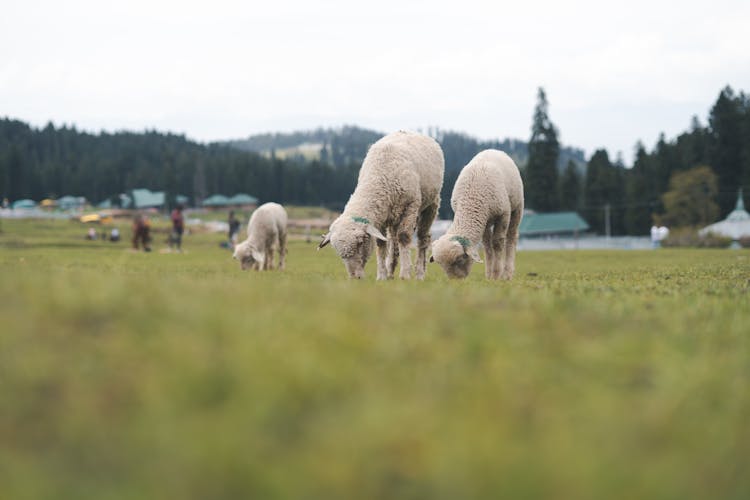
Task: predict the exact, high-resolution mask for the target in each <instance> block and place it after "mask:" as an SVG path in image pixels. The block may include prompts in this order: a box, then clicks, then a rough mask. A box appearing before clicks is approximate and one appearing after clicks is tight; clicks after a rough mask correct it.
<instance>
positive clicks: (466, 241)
mask: <svg viewBox="0 0 750 500" xmlns="http://www.w3.org/2000/svg"><path fill="white" fill-rule="evenodd" d="M451 241H457V242H459V243H461V246H462V247H464V249H466V248H468V247H470V246H471V241H469V238H464V237H463V236H454V237H453V238H451Z"/></svg>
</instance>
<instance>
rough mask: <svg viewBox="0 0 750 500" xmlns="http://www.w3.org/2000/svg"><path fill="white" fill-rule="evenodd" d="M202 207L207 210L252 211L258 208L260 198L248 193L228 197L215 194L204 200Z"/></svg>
mask: <svg viewBox="0 0 750 500" xmlns="http://www.w3.org/2000/svg"><path fill="white" fill-rule="evenodd" d="M202 205H203V206H204V207H206V208H229V207H233V208H244V209H252V208H255V207H256V206H258V198H256V197H255V196H250V195H249V194H246V193H237V194H235V195H234V196H232V197H231V198H230V197H226V196H224V195H222V194H215V195H213V196H209V197H208V198H206V199H205V200H203V203H202Z"/></svg>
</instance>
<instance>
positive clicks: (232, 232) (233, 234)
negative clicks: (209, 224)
mask: <svg viewBox="0 0 750 500" xmlns="http://www.w3.org/2000/svg"><path fill="white" fill-rule="evenodd" d="M239 232H240V220H239V219H238V218H237V217H235V216H234V210H230V211H229V246H230V248H234V246H235V245H236V244H237V235H238V234H239Z"/></svg>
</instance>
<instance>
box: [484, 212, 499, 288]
mask: <svg viewBox="0 0 750 500" xmlns="http://www.w3.org/2000/svg"><path fill="white" fill-rule="evenodd" d="M492 225H493V224H492V222H488V223H487V227H485V228H484V235H483V236H482V244H483V245H484V276H485V278H487V279H488V280H491V279H492V272H493V269H494V268H495V259H496V258H497V255H495V251H494V250H493V249H492Z"/></svg>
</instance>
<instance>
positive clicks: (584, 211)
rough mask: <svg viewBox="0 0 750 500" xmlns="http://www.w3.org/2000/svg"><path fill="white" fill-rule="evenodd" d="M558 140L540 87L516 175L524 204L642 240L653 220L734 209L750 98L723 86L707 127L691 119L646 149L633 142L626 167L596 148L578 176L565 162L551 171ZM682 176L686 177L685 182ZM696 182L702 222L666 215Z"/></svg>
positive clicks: (746, 170)
mask: <svg viewBox="0 0 750 500" xmlns="http://www.w3.org/2000/svg"><path fill="white" fill-rule="evenodd" d="M557 135H558V132H557V129H556V127H555V126H554V124H553V123H552V122H551V120H550V118H549V115H548V103H547V99H546V95H545V93H544V90H543V89H539V93H538V97H537V105H536V108H535V112H534V118H533V124H532V135H531V140H530V142H529V160H528V162H527V163H526V167H525V169H524V172H523V174H524V181H525V187H526V205H527V207H529V208H533V209H536V210H538V211H541V212H550V211H558V210H575V211H578V212H579V213H580V214H581V215H582V216H583V218H584V219H585V220H586V221H587V222H588V223H589V224H590V225H591V228H592V230H594V231H595V232H597V233H598V234H604V233H605V231H606V230H607V227H609V230H610V234H613V235H625V234H629V235H645V234H648V233H649V230H650V227H651V225H652V224H653V223H654V222H665V223H666V222H670V221H679V220H691V221H693V222H692V223H693V224H695V225H700V224H708V223H710V222H713V221H715V220H716V217H717V216H721V217H724V216H726V215H727V214H728V213H729V212H730V211H731V210H732V209H733V208H734V205H735V202H736V200H737V191H738V189H739V188H740V187H744V190H745V193H748V192H750V96H748V95H746V94H745V93H743V92H739V93H736V92H735V91H734V90H733V89H732V88H731V87H728V86H727V87H725V88H724V89H722V90H721V92H720V93H719V96H718V98H717V100H716V102H715V103H714V105H713V106H712V107H711V110H710V112H709V116H708V123H707V124H706V125H702V124H701V122H700V120H699V119H698V118H697V117H694V118H693V119H692V123H691V126H690V129H689V130H688V131H686V132H683V133H682V134H680V135H679V136H678V137H676V138H674V139H672V140H667V139H666V138H665V137H664V134H662V135H661V136H660V137H659V139H658V141H657V143H656V145H655V146H654V148H653V149H652V150H651V151H648V150H647V149H646V147H645V146H644V144H643V143H641V142H638V143H637V144H636V145H635V159H634V162H633V165H632V167H631V168H626V167H625V165H624V163H623V161H622V160H621V159H620V158H615V159H614V160H613V159H612V158H611V157H610V155H609V153H608V152H607V150H606V149H599V150H597V151H595V152H594V153H593V154H592V155H591V157H590V158H589V160H588V162H587V164H586V169H585V172H584V174H583V175H581V173H580V170H579V169H578V168H577V167H576V165H575V164H573V163H572V162H570V163H568V164H567V165H566V167H565V168H564V169H563V171H562V172H561V173H560V172H559V170H558V169H556V168H554V164H555V163H554V159H555V158H556V157H557V156H558V154H559V153H558V151H559V143H558V140H557ZM696 169H697V170H696ZM687 173H691V175H690V176H689V177H685V174H687ZM680 175H682V177H680ZM714 177H715V184H716V187H715V188H714V187H713V182H714V180H713V178H714ZM686 179H692V180H690V182H687V181H686ZM696 185H697V186H701V189H700V190H699V191H698V192H697V193H694V196H693V197H692V199H693V200H694V203H695V204H700V205H702V206H699V207H695V213H697V214H704V217H702V218H697V219H696V218H694V217H693V218H691V217H689V216H685V217H683V216H680V215H676V214H674V213H669V210H668V209H671V210H674V208H673V207H674V206H675V204H674V203H670V201H671V200H674V199H675V197H676V196H678V194H675V193H674V192H673V191H674V190H675V189H680V187H681V186H683V188H682V189H688V188H687V187H684V186H691V187H690V189H695V186H696ZM698 195H700V196H698ZM713 204H715V205H716V206H718V212H716V211H714V210H713V209H712V206H713Z"/></svg>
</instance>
